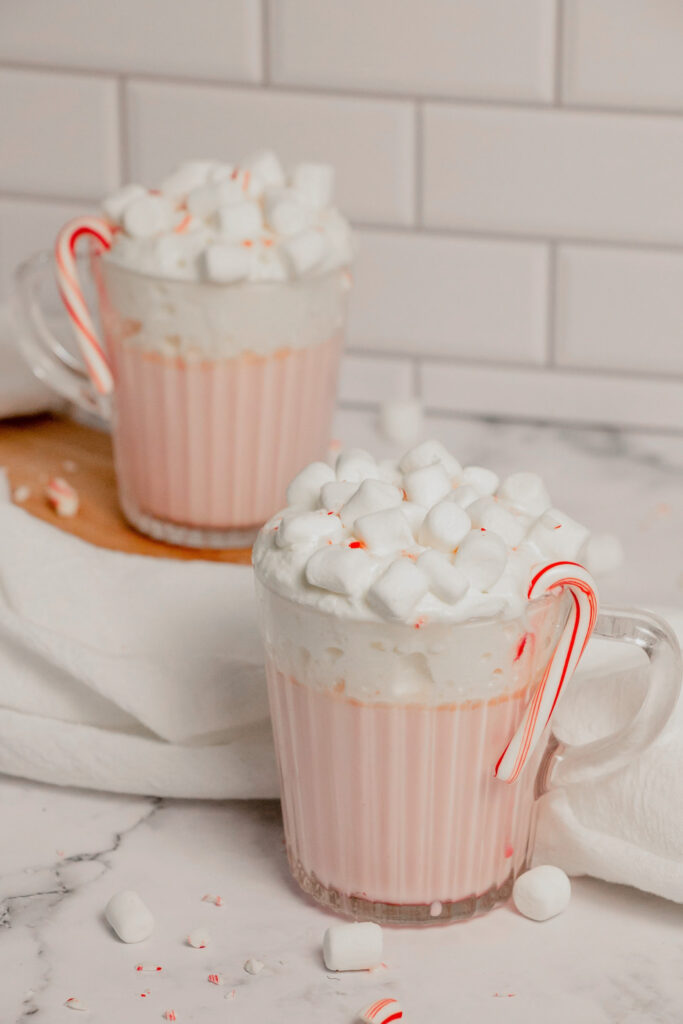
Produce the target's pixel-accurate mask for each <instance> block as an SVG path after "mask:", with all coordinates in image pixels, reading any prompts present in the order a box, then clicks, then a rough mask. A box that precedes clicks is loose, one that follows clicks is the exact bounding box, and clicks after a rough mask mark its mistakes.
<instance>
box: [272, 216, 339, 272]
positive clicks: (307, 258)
mask: <svg viewBox="0 0 683 1024" xmlns="http://www.w3.org/2000/svg"><path fill="white" fill-rule="evenodd" d="M327 244H328V243H327V240H326V238H325V236H324V235H323V234H321V232H320V231H316V230H315V229H314V228H311V229H310V230H309V231H301V232H300V233H299V234H298V235H292V236H291V238H288V239H287V241H286V242H283V243H282V253H283V255H284V257H285V258H286V259H287V260H288V261H289V264H290V266H291V267H292V269H293V270H294V272H295V273H296V274H299V275H301V274H307V273H308V272H309V271H311V270H314V269H315V268H316V267H317V266H318V265H319V264H320V263H321V262H322V260H323V258H324V257H325V254H326V252H327Z"/></svg>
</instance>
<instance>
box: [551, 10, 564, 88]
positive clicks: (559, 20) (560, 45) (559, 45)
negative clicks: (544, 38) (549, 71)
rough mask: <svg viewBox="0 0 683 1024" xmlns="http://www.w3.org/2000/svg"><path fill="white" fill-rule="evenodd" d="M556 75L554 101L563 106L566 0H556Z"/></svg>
mask: <svg viewBox="0 0 683 1024" xmlns="http://www.w3.org/2000/svg"><path fill="white" fill-rule="evenodd" d="M554 45H555V76H554V81H553V102H554V105H555V106H556V107H562V95H563V92H564V88H563V85H564V47H565V11H564V0H555V40H554Z"/></svg>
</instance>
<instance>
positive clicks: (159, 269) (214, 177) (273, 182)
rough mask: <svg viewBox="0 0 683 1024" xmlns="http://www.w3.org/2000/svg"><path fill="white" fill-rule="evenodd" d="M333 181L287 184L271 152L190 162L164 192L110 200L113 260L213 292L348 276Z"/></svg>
mask: <svg viewBox="0 0 683 1024" xmlns="http://www.w3.org/2000/svg"><path fill="white" fill-rule="evenodd" d="M333 189H334V171H333V168H332V167H330V166H329V165H328V164H321V163H302V164H298V165H297V166H296V167H294V168H293V170H292V171H291V173H290V174H289V175H286V174H285V171H284V170H283V168H282V165H281V164H280V161H279V160H278V158H277V156H276V155H275V154H274V153H272V152H270V151H264V152H261V153H256V154H254V155H253V156H251V157H249V158H248V159H247V160H244V161H243V162H242V163H241V164H240V165H239V166H233V165H232V164H224V163H219V162H218V161H213V160H192V161H189V162H186V163H183V164H181V165H180V167H179V168H178V169H177V170H176V171H175V172H174V173H173V174H171V175H170V177H168V178H166V179H164V181H162V182H161V184H160V185H159V187H158V188H157V189H153V190H148V189H146V188H144V187H143V186H142V185H126V186H125V187H124V188H122V189H119V190H118V191H117V192H115V193H114V194H113V195H111V196H109V197H108V198H107V199H105V200H104V202H103V204H102V209H103V212H104V215H105V217H106V218H107V220H108V221H109V222H110V224H111V225H112V226H113V227H114V228H115V229H117V228H118V229H119V230H118V231H116V232H115V238H114V243H113V245H112V250H111V258H112V259H113V260H115V261H117V262H119V263H122V264H124V265H125V266H128V267H131V268H133V269H136V270H140V271H143V272H146V273H153V274H158V275H161V276H167V277H174V278H180V279H186V280H207V281H215V282H235V281H243V280H250V281H286V280H289V279H291V278H298V277H302V276H305V275H308V274H313V273H320V272H323V271H325V270H331V269H333V268H335V267H344V266H348V264H349V263H350V262H351V259H352V255H353V252H352V239H351V231H350V228H349V225H348V222H347V221H346V220H345V219H344V218H343V217H342V216H341V215H340V214H339V213H338V212H337V210H335V209H334V208H333V207H332V205H331V204H332V194H333Z"/></svg>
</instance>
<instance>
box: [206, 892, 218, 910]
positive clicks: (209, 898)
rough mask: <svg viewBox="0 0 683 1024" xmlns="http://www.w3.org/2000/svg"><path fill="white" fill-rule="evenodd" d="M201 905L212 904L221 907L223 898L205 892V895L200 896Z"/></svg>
mask: <svg viewBox="0 0 683 1024" xmlns="http://www.w3.org/2000/svg"><path fill="white" fill-rule="evenodd" d="M202 903H213V904H214V906H216V907H222V906H223V897H222V896H211V895H210V894H209V893H208V892H207V893H206V895H204V896H202Z"/></svg>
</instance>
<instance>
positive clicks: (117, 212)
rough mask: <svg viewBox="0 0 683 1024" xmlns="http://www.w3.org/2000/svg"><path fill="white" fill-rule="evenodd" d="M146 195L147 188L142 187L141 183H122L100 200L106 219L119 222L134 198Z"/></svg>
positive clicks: (114, 222) (113, 222)
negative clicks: (116, 189) (121, 185)
mask: <svg viewBox="0 0 683 1024" xmlns="http://www.w3.org/2000/svg"><path fill="white" fill-rule="evenodd" d="M146 195H147V189H146V188H143V186H142V185H124V186H123V188H120V189H118V191H116V192H114V193H112V195H110V196H107V198H106V199H105V200H104V201H103V202H102V210H103V211H104V214H105V216H106V218H107V220H109V221H111V222H112V224H120V223H121V218H122V217H123V214H124V213H125V211H126V209H127V207H128V206H130V204H131V203H132V202H133V201H134V200H135V199H139V198H140V197H141V196H146Z"/></svg>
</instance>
